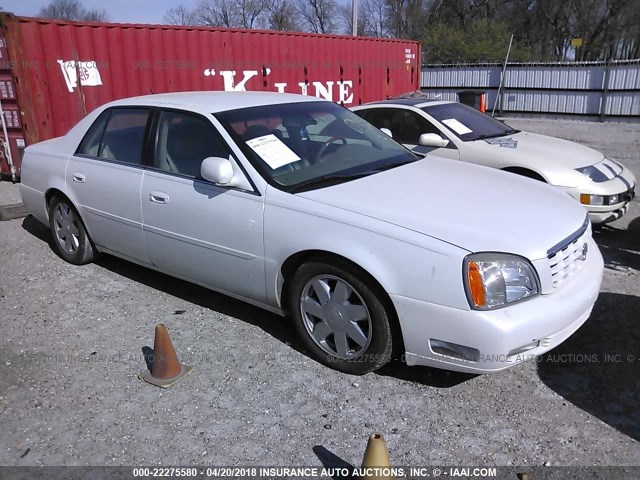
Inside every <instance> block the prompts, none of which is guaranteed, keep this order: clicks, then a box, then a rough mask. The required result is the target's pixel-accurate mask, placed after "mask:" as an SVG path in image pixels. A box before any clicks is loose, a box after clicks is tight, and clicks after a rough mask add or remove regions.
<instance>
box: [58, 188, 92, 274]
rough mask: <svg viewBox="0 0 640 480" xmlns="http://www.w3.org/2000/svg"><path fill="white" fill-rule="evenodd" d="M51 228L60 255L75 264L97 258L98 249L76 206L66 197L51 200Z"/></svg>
mask: <svg viewBox="0 0 640 480" xmlns="http://www.w3.org/2000/svg"><path fill="white" fill-rule="evenodd" d="M49 228H50V230H51V235H52V236H53V246H54V248H55V250H56V252H57V253H58V255H59V256H60V257H61V258H62V259H64V260H66V261H67V262H69V263H73V264H74V265H84V264H86V263H89V262H92V261H93V260H94V259H95V258H96V256H97V255H96V249H95V247H94V245H93V242H92V241H91V239H90V238H89V234H88V233H87V230H86V228H85V227H84V223H82V219H81V218H80V215H79V214H78V211H77V210H76V209H75V207H74V206H73V205H72V204H71V202H69V201H68V200H67V199H65V198H61V197H53V198H52V199H51V201H50V202H49Z"/></svg>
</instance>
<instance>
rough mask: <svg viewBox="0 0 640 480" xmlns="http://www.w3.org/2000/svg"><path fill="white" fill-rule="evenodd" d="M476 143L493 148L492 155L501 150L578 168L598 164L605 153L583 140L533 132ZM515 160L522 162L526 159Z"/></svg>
mask: <svg viewBox="0 0 640 480" xmlns="http://www.w3.org/2000/svg"><path fill="white" fill-rule="evenodd" d="M473 143H474V144H476V145H482V146H483V147H485V146H486V147H485V148H484V150H485V151H491V154H495V153H496V152H499V155H502V156H510V155H517V156H519V157H520V158H521V159H522V158H525V157H526V158H527V161H531V162H534V163H535V164H536V165H537V166H538V167H545V168H553V167H556V168H557V167H560V168H569V169H572V170H575V169H576V168H581V167H586V166H589V165H594V164H596V163H598V162H601V161H602V160H603V158H604V156H603V155H602V153H600V152H598V151H597V150H594V149H593V148H589V147H585V146H584V145H580V144H579V143H575V142H570V141H568V140H563V139H561V138H554V137H548V136H546V135H539V134H537V133H530V132H519V133H516V134H513V135H508V136H506V137H499V138H490V139H487V140H476V141H474V142H473ZM514 163H515V164H517V165H522V162H518V161H516V162H514ZM531 166H532V167H533V166H534V165H531Z"/></svg>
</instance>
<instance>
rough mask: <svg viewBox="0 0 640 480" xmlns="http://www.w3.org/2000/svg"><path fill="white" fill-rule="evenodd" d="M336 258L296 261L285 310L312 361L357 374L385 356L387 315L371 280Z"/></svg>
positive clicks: (382, 361) (387, 357) (379, 363)
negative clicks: (298, 262) (298, 263)
mask: <svg viewBox="0 0 640 480" xmlns="http://www.w3.org/2000/svg"><path fill="white" fill-rule="evenodd" d="M336 263H340V265H339V266H338V265H337V264H335V263H323V262H319V261H318V262H314V261H311V262H308V263H304V264H302V265H301V266H300V267H299V268H298V270H297V271H296V273H295V274H294V276H293V279H292V281H291V287H290V291H289V309H290V312H291V316H292V317H293V321H294V324H295V327H296V330H297V331H298V334H299V336H300V337H301V338H302V341H303V342H304V344H305V346H306V347H307V349H308V350H309V351H310V352H311V353H312V355H313V356H314V357H315V358H316V359H317V360H318V361H320V362H321V363H323V364H325V365H327V366H329V367H331V368H334V369H336V370H339V371H342V372H346V373H351V374H354V375H362V374H365V373H368V372H371V371H374V370H377V369H378V368H380V367H382V366H383V365H384V364H386V363H387V362H389V361H390V360H391V355H392V337H391V328H390V326H389V318H388V314H387V311H386V309H385V307H384V305H383V303H382V302H381V300H380V299H379V297H380V296H381V295H380V292H378V291H377V290H376V289H375V287H374V286H373V285H371V283H372V282H370V281H367V279H366V278H363V275H362V273H361V272H359V271H358V270H357V269H356V268H353V267H351V266H350V265H348V264H346V263H343V262H336Z"/></svg>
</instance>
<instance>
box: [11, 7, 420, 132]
mask: <svg viewBox="0 0 640 480" xmlns="http://www.w3.org/2000/svg"><path fill="white" fill-rule="evenodd" d="M0 23H1V24H2V29H3V32H4V36H5V38H6V43H7V47H8V52H9V58H10V60H11V64H12V66H13V68H12V75H13V77H14V79H15V88H16V90H17V98H18V105H20V111H21V114H22V124H23V128H24V135H25V138H26V141H27V144H31V143H34V142H36V141H40V140H45V139H48V138H52V137H56V136H60V135H64V134H65V133H66V132H67V131H68V130H69V129H70V128H71V127H72V126H73V125H74V124H75V123H76V122H78V120H80V119H81V118H82V117H83V116H84V115H86V114H87V113H88V112H90V111H91V110H93V109H95V108H96V107H98V106H100V105H102V104H104V103H106V102H108V101H111V100H115V99H119V98H124V97H131V96H135V95H145V94H149V93H164V92H175V91H187V90H262V91H276V92H288V93H303V94H308V95H313V96H318V97H322V98H327V99H329V100H332V101H334V102H338V103H341V104H343V105H345V106H347V107H348V106H352V105H359V104H361V103H364V102H369V101H374V100H380V99H384V98H388V97H391V96H395V95H399V94H401V93H404V92H408V91H413V90H417V89H418V88H419V77H420V58H421V55H420V44H419V43H418V42H413V41H407V40H395V39H381V38H366V37H349V36H337V35H318V34H310V33H309V34H308V33H290V32H275V31H262V30H232V29H220V28H206V27H176V26H168V25H133V24H106V23H76V22H63V21H55V20H44V19H36V18H25V17H16V16H14V15H11V14H1V15H0Z"/></svg>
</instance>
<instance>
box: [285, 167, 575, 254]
mask: <svg viewBox="0 0 640 480" xmlns="http://www.w3.org/2000/svg"><path fill="white" fill-rule="evenodd" d="M297 195H298V196H300V197H303V198H306V199H309V200H313V201H316V202H320V203H323V204H326V205H331V206H333V207H337V208H340V209H343V210H348V211H351V212H354V213H357V214H361V215H366V216H368V217H371V218H375V219H378V220H380V221H383V222H388V223H390V224H394V225H397V226H400V227H404V228H407V229H410V230H413V231H416V232H419V233H421V234H424V235H428V236H430V237H434V238H437V239H439V240H442V241H445V242H448V243H451V244H454V245H456V246H458V247H461V248H463V249H466V250H468V251H470V252H481V251H501V252H507V253H514V254H518V255H522V256H524V257H527V258H529V259H530V260H538V259H540V258H544V257H546V256H547V250H549V249H550V248H551V247H553V246H554V245H556V244H558V243H559V242H561V241H562V240H564V239H565V238H567V237H568V236H570V235H571V234H572V233H574V232H575V231H576V230H578V229H579V228H580V227H581V226H582V224H583V222H584V220H585V216H586V210H585V209H584V208H583V207H582V206H581V205H580V204H578V203H577V202H576V201H575V200H573V199H572V198H571V197H569V195H567V194H566V193H564V192H562V191H560V190H559V189H557V188H555V187H551V186H549V185H546V184H544V183H540V182H537V181H534V180H530V179H528V178H523V177H518V176H515V175H513V174H510V173H505V172H501V171H497V170H494V169H490V168H486V167H482V166H478V165H470V164H466V163H462V162H456V161H453V160H446V159H440V158H435V157H428V158H425V159H423V160H419V161H417V162H413V163H411V164H408V165H404V166H401V167H397V168H394V169H391V170H387V171H384V172H380V173H377V174H374V175H370V176H367V177H364V178H360V179H357V180H352V181H349V182H346V183H342V184H339V185H334V186H331V187H325V188H321V189H317V190H312V191H307V192H303V193H298V194H297Z"/></svg>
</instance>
